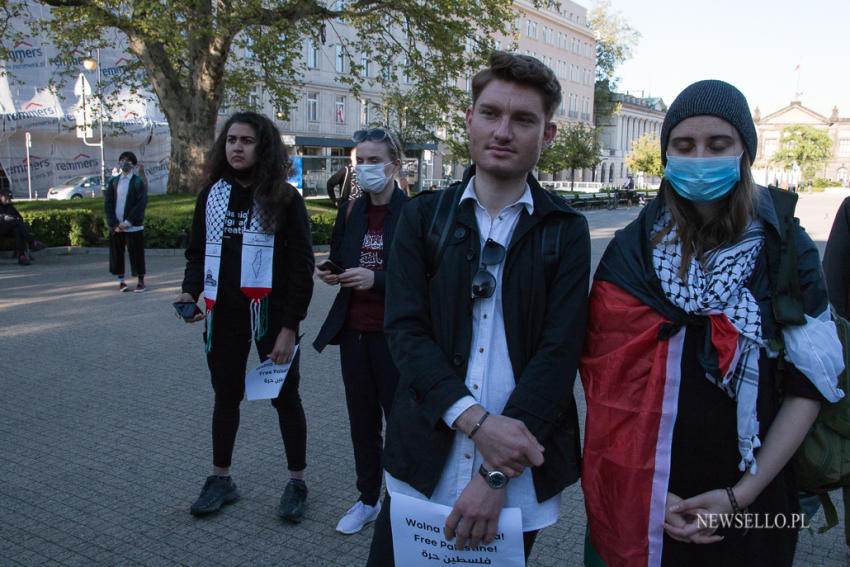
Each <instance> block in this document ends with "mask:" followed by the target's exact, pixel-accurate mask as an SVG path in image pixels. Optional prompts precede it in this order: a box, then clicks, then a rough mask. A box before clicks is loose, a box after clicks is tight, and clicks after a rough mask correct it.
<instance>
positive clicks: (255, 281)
mask: <svg viewBox="0 0 850 567" xmlns="http://www.w3.org/2000/svg"><path fill="white" fill-rule="evenodd" d="M230 191H231V185H230V183H228V182H227V181H225V180H224V179H219V180H218V181H217V182H216V183H215V184H214V185H213V186H212V187H211V188H210V192H209V195H208V196H207V203H206V205H207V206H206V229H207V239H206V247H205V252H204V301H205V302H206V305H207V352H209V350H210V348H211V346H212V324H213V311H214V307H215V302H216V297H217V295H218V282H219V279H220V278H219V270H220V269H221V242H222V237H223V234H224V224H225V219H226V217H227V206H228V204H229V203H230ZM261 214H262V213H261V211H260V209H259V208H258V207H257V204H256V203H254V206H253V207H251V213H250V215H249V219H248V223H247V224H246V226H245V229H244V231H243V233H242V266H241V271H240V278H239V281H240V287H241V289H242V293H244V294H245V295H246V296H247V297H248V299H249V300H250V302H251V303H250V305H251V334H252V336H253V338H254V339H255V340H259V339H260V338H262V337H263V336H264V335H265V334H266V331H267V330H268V295H269V293H271V290H272V265H273V259H274V230H273V229H272V232H271V234H269V233H266V232H265V231H264V230H263V226H265V225H266V224H267V223H264V222H263V217H262V216H261Z"/></svg>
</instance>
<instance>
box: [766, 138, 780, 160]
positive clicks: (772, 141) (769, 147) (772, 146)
mask: <svg viewBox="0 0 850 567" xmlns="http://www.w3.org/2000/svg"><path fill="white" fill-rule="evenodd" d="M778 147H779V140H777V139H776V138H765V139H764V157H770V156H772V155H773V154H775V153H776V150H777V148H778Z"/></svg>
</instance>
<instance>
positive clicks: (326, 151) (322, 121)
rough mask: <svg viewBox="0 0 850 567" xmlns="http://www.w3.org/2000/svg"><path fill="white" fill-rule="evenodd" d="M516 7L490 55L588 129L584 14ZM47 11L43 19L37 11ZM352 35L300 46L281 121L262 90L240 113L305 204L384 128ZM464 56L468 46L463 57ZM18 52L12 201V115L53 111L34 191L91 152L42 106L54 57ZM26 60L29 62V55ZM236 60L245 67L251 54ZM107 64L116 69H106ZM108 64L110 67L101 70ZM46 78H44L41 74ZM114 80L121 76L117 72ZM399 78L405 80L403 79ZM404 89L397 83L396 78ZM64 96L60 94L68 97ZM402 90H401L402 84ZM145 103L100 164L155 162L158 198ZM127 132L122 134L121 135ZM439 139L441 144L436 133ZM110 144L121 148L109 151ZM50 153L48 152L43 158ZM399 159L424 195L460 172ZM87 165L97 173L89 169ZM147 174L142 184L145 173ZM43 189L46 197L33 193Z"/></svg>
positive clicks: (160, 166)
mask: <svg viewBox="0 0 850 567" xmlns="http://www.w3.org/2000/svg"><path fill="white" fill-rule="evenodd" d="M331 1H333V2H335V6H337V7H338V5H339V3H340V2H344V1H345V0H331ZM514 7H515V10H516V19H515V21H514V22H513V25H512V33H511V34H510V35H509V36H503V37H500V38H496V43H495V47H496V48H497V49H503V50H507V51H512V52H515V53H520V54H528V55H532V56H534V57H536V58H538V59H540V60H541V61H543V62H544V63H545V64H546V65H548V66H549V67H550V68H551V69H552V70H553V71H554V72H555V74H556V76H557V77H558V79H559V80H560V82H561V86H562V89H563V94H564V101H563V104H562V105H561V106H560V107H559V108H558V109H556V112H555V120H556V121H558V122H561V123H567V122H578V121H581V122H585V123H587V124H588V125H592V117H593V88H594V72H595V61H596V42H595V39H594V36H593V33H592V32H591V31H590V30H589V29H588V27H587V10H586V9H585V8H584V7H582V6H580V5H578V4H576V3H574V2H571V1H569V0H564V1H563V2H561V3H560V4H559V5H558V6H556V7H547V8H541V9H537V8H535V7H534V5H533V4H532V3H531V2H528V1H527V0H517V1H516V2H515V4H514ZM45 10H48V9H47V8H45ZM331 29H332V31H331ZM353 34H354V30H353V29H352V28H350V27H349V26H347V25H345V24H344V23H343V22H335V23H334V25H333V26H329V34H328V37H327V39H326V41H325V42H323V43H317V42H314V41H310V40H308V41H305V42H304V44H303V45H302V46H301V57H303V62H304V66H305V69H306V70H305V73H304V75H303V76H302V77H301V82H302V83H303V84H304V87H303V89H302V90H301V93H300V95H299V96H298V97H297V100H296V101H295V103H294V105H293V106H292V107H291V108H290V109H289V110H288V111H286V112H283V111H281V110H280V109H278V108H275V107H274V106H273V104H272V103H271V99H270V97H269V96H268V94H267V93H265V92H264V89H263V86H262V85H261V84H258V85H255V87H254V88H253V90H252V94H251V96H250V101H249V105H248V106H249V107H250V108H251V109H253V110H256V111H258V112H262V113H263V114H266V115H267V116H270V117H273V118H274V119H275V121H276V124H277V126H278V128H279V129H280V130H281V132H282V134H283V136H284V141H285V143H286V144H287V145H289V146H290V147H291V148H292V154H293V155H294V156H298V157H301V161H302V172H303V177H302V180H303V186H304V193H305V195H308V196H309V195H313V194H315V195H322V194H324V193H325V190H324V186H325V182H326V180H327V178H328V177H330V176H331V175H332V174H333V173H334V172H335V171H337V170H338V169H339V168H340V167H342V166H343V165H344V164H345V163H346V162H347V161H348V160H349V152H350V149H351V147H352V146H353V145H354V143H353V142H352V140H351V137H352V135H353V134H354V132H355V131H357V130H360V129H362V128H364V127H367V126H370V125H374V124H377V123H381V122H382V119H381V116H379V115H377V114H379V113H380V104H381V100H382V92H381V91H380V90H379V88H378V87H376V86H374V85H370V81H369V79H370V78H374V77H378V76H379V74H380V73H383V72H384V71H385V70H384V69H382V68H381V66H380V65H379V64H377V63H376V62H374V61H369V58H368V55H367V54H365V53H364V54H347V53H345V51H344V49H343V48H342V44H343V43H344V41H341V40H348V39H352V36H353ZM113 35H114V38H115V40H114V43H115V44H114V48H112V49H109V50H103V51H104V61H105V63H104V72H107V71H114V69H112V67H115V66H120V64H121V60H122V59H121V54H122V53H123V52H124V49H125V39H124V38H123V36H121V34H118V33H115V34H113ZM471 47H472V46H471V45H470V49H471ZM23 48H27V49H30V51H32V53H35V52H36V51H38V56H37V57H31V58H34V59H36V60H35V61H34V62H33V63H30V62H29V61H25V62H23V63H21V62H16V61H12V62H7V64H6V65H5V67H6V68H7V69H8V70H11V71H12V72H13V73H14V74H16V75H18V76H21V70H22V69H30V67H31V68H32V70H33V71H32V73H30V74H31V75H32V81H27V82H28V84H25V85H22V86H14V87H13V86H12V85H11V84H10V83H9V82H8V81H5V82H3V81H0V114H2V115H3V120H4V123H5V126H4V128H3V129H2V130H0V163H2V165H3V166H4V167H5V168H6V169H7V170H9V171H10V172H13V173H12V174H11V175H10V177H14V179H12V184H13V186H14V188H15V190H16V193H20V192H21V187H22V183H23V182H24V181H23V180H25V179H26V176H25V175H24V174H23V173H21V171H22V167H23V168H24V169H27V167H26V164H27V163H29V164H30V165H31V164H32V163H34V162H33V160H32V159H30V160H29V162H27V158H26V155H25V152H24V149H25V148H24V144H23V139H24V131H25V130H31V129H30V128H28V126H30V124H28V123H26V124H25V123H24V121H23V120H21V118H22V117H24V116H29V114H26V113H22V112H20V111H21V109H23V110H31V109H32V108H41V107H42V106H50V107H51V108H55V109H56V110H55V112H54V113H53V114H55V117H54V116H53V115H51V117H50V118H51V119H50V120H49V121H43V120H42V121H41V122H38V123H37V124H35V126H37V127H38V128H40V129H38V130H33V135H32V138H33V140H34V143H33V147H32V150H33V155H34V156H35V157H38V158H39V159H40V160H41V161H39V162H37V163H41V162H42V161H43V162H44V163H47V161H45V156H46V155H47V154H48V153H52V154H56V155H55V156H53V155H50V156H48V157H49V158H50V159H49V164H48V165H46V166H44V168H48V169H50V171H51V174H50V175H49V176H46V175H41V176H40V177H38V178H37V179H36V183H37V184H38V185H39V188H41V189H43V188H46V187H47V186H49V185H50V184H53V183H55V182H59V181H61V180H63V179H60V177H62V175H61V171H60V169H61V167H64V166H62V165H61V163H64V161H68V160H74V159H78V160H81V159H83V158H87V159H88V158H91V157H92V156H91V151H90V150H89V149H85V150H83V151H77V149H76V148H77V145H80V144H79V141H78V140H77V139H76V138H75V137H74V135H73V133H71V134H68V133H63V132H65V131H63V130H61V128H60V127H59V123H61V122H62V121H63V120H64V121H65V122H67V121H68V117H69V116H71V117H72V116H73V115H74V113H77V112H78V107H79V106H80V101H79V97H74V96H73V93H72V92H70V91H69V92H68V93H66V94H67V100H68V101H69V103H65V104H62V103H61V102H60V101H58V100H56V101H54V100H53V99H54V98H56V97H53V95H49V96H50V97H52V98H51V102H50V104H49V105H48V104H47V103H45V102H44V100H42V98H45V97H48V94H47V92H48V89H47V85H48V79H49V77H50V70H49V65H50V55H51V50H55V49H54V48H53V47H52V46H51V45H50V40H49V38H46V37H33V38H32V39H31V40H29V42H28V44H27V45H25V46H22V49H23ZM234 49H240V48H234ZM26 55H27V57H29V56H30V54H29V52H27V54H26ZM242 55H243V56H246V57H247V58H248V59H250V53H243V54H242ZM21 57H24V56H23V55H22V56H21ZM113 60H114V61H118V63H113ZM352 60H353V61H352ZM107 61H108V62H109V65H112V67H107V64H106V62H107ZM352 62H354V63H356V66H357V67H358V70H357V72H358V73H359V75H360V77H359V78H360V83H361V90H360V93H359V94H358V95H357V96H354V95H353V94H352V92H351V90H350V89H349V88H348V86H347V85H346V84H345V82H343V81H342V80H341V79H342V78H343V77H346V76H347V75H349V74H350V73H351V72H352ZM401 63H402V62H399V64H401ZM45 68H48V70H47V71H44V69H45ZM116 68H117V67H116ZM116 73H118V74H120V69H119V70H118V71H116ZM401 76H402V77H403V73H402V74H401ZM90 79H91V78H90ZM402 81H404V79H403V78H402ZM457 81H458V82H457V85H458V86H459V87H460V88H462V89H463V88H465V89H466V90H467V91H470V90H471V89H470V87H471V77H459V78H458V80H457ZM72 86H73V85H68V88H72ZM411 86H412V85H411ZM401 87H402V89H404V87H405V84H402V85H401ZM10 89H11V90H12V91H13V92H12V94H11V96H4V95H5V94H6V93H7V92H9V91H10ZM15 89H17V90H15ZM39 97H41V98H39ZM146 97H147V101H145V100H142V101H141V102H139V103H136V106H139V107H140V108H141V110H139V109H136V108H134V109H133V110H134V113H133V114H132V115H131V114H129V113H128V112H124V114H123V115H122V117H123V116H124V115H127V116H132V117H133V119H134V120H137V121H141V122H144V123H143V124H142V127H140V128H137V130H139V131H140V132H142V133H143V134H148V135H147V136H144V139H143V140H141V141H137V140H135V139H134V140H130V141H128V140H120V139H117V138H116V137H114V136H112V135H111V134H112V132H111V131H110V135H109V136H107V135H105V139H107V140H108V142H107V143H108V144H110V145H115V147H114V148H107V152H106V153H107V154H108V155H107V156H106V159H105V162H106V164H107V165H109V164H110V163H112V161H114V158H113V154H115V152H117V151H118V150H119V147H120V148H122V149H127V148H130V149H136V150H137V153H139V152H142V153H144V154H145V155H144V158H145V162H146V167H147V166H148V164H149V163H151V162H152V161H155V163H156V169H155V172H154V173H156V174H157V175H159V177H157V178H156V180H157V182H156V184H155V185H154V186H153V187H152V188H153V189H154V190H162V191H164V189H165V182H166V179H167V164H168V155H169V153H168V146H169V142H170V139H169V138H168V129H167V125H166V124H164V122H163V117H162V116H161V114H158V113H157V114H156V115H155V116H153V117H152V118H151V117H150V112H151V110H155V109H156V105H155V104H153V102H154V97H153V95H151V94H149V93H148V94H147V95H146ZM242 108H244V107H243V106H242V105H237V104H235V103H233V104H229V103H228V101H227V99H226V98H225V102H224V104H223V105H222V107H221V109H220V111H219V124H223V123H224V121H225V120H226V119H227V116H228V115H229V114H231V113H232V112H235V111H237V110H241V109H242ZM111 120H112V121H115V120H116V118H115V117H113V118H112V119H111ZM42 122H44V124H42ZM125 131H128V129H127V128H126V127H125ZM151 132H155V133H156V136H153V137H152V136H151V135H150V133H151ZM437 134H438V137H439V134H440V132H437ZM57 136H64V137H66V138H68V140H67V142H68V143H67V144H66V145H67V148H66V147H65V146H64V145H63V146H61V148H62V151H61V152H59V153H58V154H57V151H56V150H55V148H56V147H57V146H56V145H55V143H54V142H55V141H56V139H57ZM151 139H156V140H159V142H160V143H159V145H158V146H157V149H156V151H151V152H145V149H146V148H149V146H150V144H151ZM129 142H133V143H129ZM118 143H120V146H119V145H117V144H118ZM51 144H53V145H51ZM45 148H48V149H45ZM49 148H54V149H53V150H49ZM405 151H406V152H407V153H408V156H412V158H413V159H410V160H408V161H407V162H406V163H405V169H406V172H408V173H411V174H412V173H416V174H418V176H419V177H421V178H422V181H423V184H424V185H426V186H427V185H430V184H431V183H432V182H435V181H436V180H438V179H442V178H453V177H458V176H459V172H460V171H462V168H463V166H465V165H467V164H450V163H448V158H447V156H445V154H444V152H443V151H441V150H440V149H438V146H437V145H436V144H419V145H408V146H407V147H406V148H405ZM59 154H61V155H59ZM65 154H68V155H67V156H66V155H65ZM148 154H150V155H148ZM81 156H82V157H81ZM444 158H445V159H444ZM89 161H90V162H91V164H89V165H90V167H87V169H86V170H85V171H83V170H80V172H81V173H88V172H89V170H93V171H97V170H99V168H100V164H99V160H91V159H89ZM94 161H98V163H96V164H95V163H94ZM60 162H61V163H60ZM87 163H88V162H87ZM21 164H24V166H22V165H21ZM453 166H454V167H453ZM44 168H42V169H44ZM57 168H60V169H57ZM30 169H31V168H30ZM148 172H149V173H148V175H149V176H150V175H151V169H150V168H148ZM42 185H43V186H44V187H41V186H42Z"/></svg>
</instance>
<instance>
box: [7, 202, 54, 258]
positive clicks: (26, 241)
mask: <svg viewBox="0 0 850 567" xmlns="http://www.w3.org/2000/svg"><path fill="white" fill-rule="evenodd" d="M7 236H11V237H12V238H13V239H14V240H15V258H17V259H18V264H20V265H22V266H29V265H30V263H31V260H32V257H31V255H30V252H34V251H38V250H44V249H45V248H47V245H46V244H44V243H43V242H40V241H38V240H36V239H35V238H34V237H33V235H32V232H30V227H29V225H28V224H27V223H25V222H24V217H22V216H21V213H19V212H18V209H16V208H15V206H14V205H13V204H12V190H11V189H9V188H8V187H2V188H0V238H3V237H7Z"/></svg>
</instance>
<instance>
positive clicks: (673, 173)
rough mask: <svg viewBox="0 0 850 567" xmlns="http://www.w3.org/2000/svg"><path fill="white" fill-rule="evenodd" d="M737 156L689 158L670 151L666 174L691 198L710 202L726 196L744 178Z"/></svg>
mask: <svg viewBox="0 0 850 567" xmlns="http://www.w3.org/2000/svg"><path fill="white" fill-rule="evenodd" d="M743 155H744V152H741V154H740V155H738V156H724V157H712V158H689V157H681V156H671V155H670V154H667V165H666V167H665V168H664V178H665V179H666V180H667V181H669V182H670V184H671V185H672V186H673V189H674V190H675V191H676V193H678V194H679V195H681V196H682V197H684V198H685V199H687V200H689V201H693V202H695V203H707V202H709V201H716V200H718V199H721V198H723V197H724V196H725V195H726V194H727V193H729V191H731V190H732V187H734V186H735V183H737V182H738V181H739V180H740V179H741V156H743Z"/></svg>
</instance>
